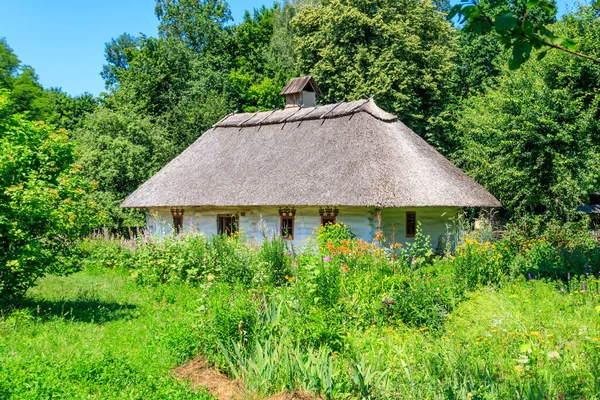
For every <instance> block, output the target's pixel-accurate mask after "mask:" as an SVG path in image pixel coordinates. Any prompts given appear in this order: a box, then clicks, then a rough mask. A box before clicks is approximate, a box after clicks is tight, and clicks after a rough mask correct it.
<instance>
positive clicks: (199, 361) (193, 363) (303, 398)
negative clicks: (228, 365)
mask: <svg viewBox="0 0 600 400" xmlns="http://www.w3.org/2000/svg"><path fill="white" fill-rule="evenodd" d="M172 372H173V375H175V376H176V377H177V379H181V380H183V379H187V380H189V381H190V382H191V384H192V386H194V387H205V388H207V389H208V391H209V392H210V394H212V395H215V396H217V397H218V398H219V400H243V399H255V398H256V396H252V395H250V394H248V393H246V392H245V391H244V387H243V385H242V384H241V383H240V382H237V381H234V380H232V379H229V378H228V377H226V376H225V375H223V374H222V373H220V372H219V371H218V370H217V369H216V368H213V367H208V366H207V365H206V360H205V359H204V358H203V357H201V356H198V357H196V358H194V359H193V360H190V361H188V362H186V363H185V364H183V365H181V366H179V367H177V368H175V369H174V370H173V371H172ZM318 399H321V398H320V397H316V396H315V395H313V394H311V393H308V392H295V393H279V394H276V395H274V396H270V397H268V398H266V399H264V400H318Z"/></svg>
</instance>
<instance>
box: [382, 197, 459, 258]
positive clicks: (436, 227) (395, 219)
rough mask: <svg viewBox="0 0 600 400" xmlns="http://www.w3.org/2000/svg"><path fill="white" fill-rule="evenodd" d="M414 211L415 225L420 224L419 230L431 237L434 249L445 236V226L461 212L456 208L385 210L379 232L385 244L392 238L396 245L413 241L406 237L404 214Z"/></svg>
mask: <svg viewBox="0 0 600 400" xmlns="http://www.w3.org/2000/svg"><path fill="white" fill-rule="evenodd" d="M407 211H414V212H415V213H416V217H417V223H419V222H420V223H421V229H422V230H423V233H424V234H425V235H429V236H430V237H431V243H432V245H433V248H434V249H435V248H436V246H437V244H438V241H439V239H440V236H442V235H445V234H446V231H447V225H449V224H451V223H452V221H451V219H452V218H455V217H456V216H457V215H458V214H459V213H461V212H462V209H461V208H458V207H413V208H386V209H383V210H381V231H382V233H383V235H384V237H385V238H386V239H387V244H389V243H391V241H392V237H393V238H394V241H395V242H396V243H406V242H410V241H413V240H414V239H412V238H407V237H406V212H407Z"/></svg>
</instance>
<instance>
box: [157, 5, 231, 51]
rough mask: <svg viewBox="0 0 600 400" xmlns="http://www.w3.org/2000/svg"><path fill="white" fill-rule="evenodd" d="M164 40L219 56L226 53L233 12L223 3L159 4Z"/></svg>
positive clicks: (160, 25) (160, 27)
mask: <svg viewBox="0 0 600 400" xmlns="http://www.w3.org/2000/svg"><path fill="white" fill-rule="evenodd" d="M155 12H156V16H157V17H158V19H159V21H160V24H159V26H158V33H159V35H160V36H162V37H166V38H175V39H178V40H181V41H183V42H184V43H185V44H186V45H187V46H189V47H190V48H191V49H193V50H194V51H196V52H197V53H212V54H219V53H220V52H222V51H223V50H225V49H226V43H227V42H226V41H224V40H223V39H224V37H223V32H224V30H225V26H226V24H227V23H228V22H229V21H231V11H230V9H229V5H228V4H227V2H225V1H222V0H156V7H155Z"/></svg>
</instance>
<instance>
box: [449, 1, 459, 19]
mask: <svg viewBox="0 0 600 400" xmlns="http://www.w3.org/2000/svg"><path fill="white" fill-rule="evenodd" d="M459 13H460V14H462V5H460V4H457V5H455V6H454V7H452V9H451V10H450V12H449V13H448V18H447V19H448V20H451V19H453V18H454V17H456V15H457V14H459Z"/></svg>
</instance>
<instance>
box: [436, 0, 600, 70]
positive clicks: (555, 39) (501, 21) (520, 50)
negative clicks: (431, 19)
mask: <svg viewBox="0 0 600 400" xmlns="http://www.w3.org/2000/svg"><path fill="white" fill-rule="evenodd" d="M506 5H508V0H501V1H496V2H493V3H492V4H489V5H487V4H486V6H488V7H487V8H488V9H489V10H490V12H491V13H493V12H494V11H495V10H497V9H499V8H503V7H504V6H506ZM593 7H595V8H600V0H596V1H595V2H594V5H593ZM533 8H539V9H541V10H542V11H546V12H554V11H555V10H556V6H555V5H554V4H553V3H551V2H548V1H547V0H528V1H527V10H526V11H525V13H524V14H523V15H522V16H519V15H517V14H515V13H514V12H507V13H501V12H499V13H498V14H499V15H496V16H490V15H489V14H488V13H486V11H485V10H484V7H482V6H481V1H478V0H461V4H457V5H455V6H454V7H453V8H452V10H451V11H450V14H449V15H448V19H453V18H454V17H456V16H457V15H458V16H459V23H464V24H465V25H464V30H466V31H469V32H476V33H478V34H487V33H490V32H495V33H496V34H497V35H498V37H499V39H500V43H502V45H503V46H504V47H505V48H506V49H510V48H512V56H511V58H510V59H509V61H508V66H509V68H510V69H517V68H519V67H520V66H521V64H523V63H524V62H526V61H527V60H528V59H529V58H530V57H531V51H532V49H534V48H535V49H538V50H539V49H541V48H545V49H544V50H543V51H542V52H540V53H539V54H538V55H537V59H538V60H541V59H542V58H544V57H545V56H546V54H547V53H548V51H549V50H551V49H556V50H560V51H564V52H566V53H569V54H573V55H575V56H578V57H582V58H585V59H588V60H592V61H593V62H596V63H600V59H598V58H596V57H594V56H591V55H588V54H584V53H581V52H580V51H579V48H578V47H577V44H576V43H575V41H574V40H572V39H569V38H567V37H563V36H558V35H556V34H554V33H553V32H551V31H550V30H549V29H548V28H546V27H545V26H544V25H543V24H541V23H535V22H532V21H531V19H530V18H528V17H529V13H530V11H532V9H533ZM504 10H505V9H504Z"/></svg>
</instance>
